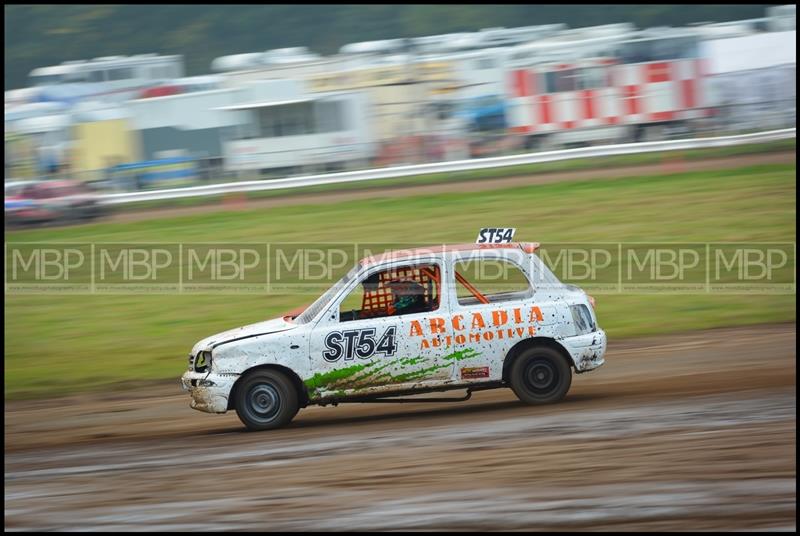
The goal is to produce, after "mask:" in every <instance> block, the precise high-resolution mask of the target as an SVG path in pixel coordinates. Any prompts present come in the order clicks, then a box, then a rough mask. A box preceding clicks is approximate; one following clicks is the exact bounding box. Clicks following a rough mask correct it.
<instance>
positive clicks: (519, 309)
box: [448, 250, 542, 383]
mask: <svg viewBox="0 0 800 536" xmlns="http://www.w3.org/2000/svg"><path fill="white" fill-rule="evenodd" d="M524 262H525V259H524V254H523V253H522V252H517V251H513V250H511V251H510V250H486V251H484V250H479V251H472V252H469V254H465V255H463V256H460V257H456V258H454V259H453V260H452V266H451V267H450V276H449V279H448V281H449V291H448V297H449V302H450V311H451V324H452V326H453V327H454V329H455V330H456V333H457V334H458V335H456V336H455V337H454V339H453V340H454V342H455V346H454V348H455V349H456V350H457V351H458V352H459V353H458V354H457V356H458V357H457V359H455V361H454V368H453V380H454V381H455V382H458V383H480V382H487V381H495V380H499V379H501V378H502V373H503V361H504V359H505V356H506V355H507V354H508V352H509V351H510V350H511V348H512V347H513V346H514V345H515V344H517V343H518V342H520V341H522V340H524V339H526V338H529V337H532V336H535V334H536V327H537V326H538V325H539V324H540V322H541V320H542V318H541V310H540V308H539V307H538V306H534V305H533V304H532V302H531V298H532V296H533V292H534V289H533V285H532V284H531V281H530V278H529V276H528V274H526V273H525V269H524V268H523V266H524Z"/></svg>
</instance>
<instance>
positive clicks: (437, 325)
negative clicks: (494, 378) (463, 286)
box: [309, 259, 453, 397]
mask: <svg viewBox="0 0 800 536" xmlns="http://www.w3.org/2000/svg"><path fill="white" fill-rule="evenodd" d="M443 269H444V266H443V264H442V263H441V262H440V261H439V260H437V259H428V260H419V261H415V262H393V263H387V264H383V265H379V266H374V267H371V268H369V269H367V270H365V271H364V272H362V274H361V276H360V277H359V278H358V279H357V280H356V281H355V282H354V283H353V284H351V285H350V287H349V288H348V289H347V290H346V291H345V292H343V293H342V294H341V295H340V296H339V298H337V299H336V300H334V302H333V303H332V304H331V306H330V307H329V308H328V310H327V311H326V312H325V314H324V315H322V317H321V319H320V320H319V322H318V323H317V325H316V326H314V328H313V329H312V333H311V339H310V342H309V346H310V352H309V355H310V359H311V367H312V370H313V372H314V375H313V377H312V379H311V381H310V387H311V389H312V393H313V394H315V395H316V396H320V397H325V396H347V395H367V394H375V393H381V392H390V391H401V390H407V389H414V388H418V387H424V386H431V385H434V384H437V383H443V382H447V381H449V380H450V378H451V375H452V368H453V365H452V362H451V361H450V360H448V359H446V357H447V348H446V347H445V346H444V345H443V343H442V337H441V331H442V329H441V328H442V326H443V324H444V320H445V318H446V317H447V312H446V310H447V304H446V300H444V299H442V295H441V281H442V279H443ZM398 280H400V281H404V283H402V285H405V288H404V289H403V288H400V285H396V284H393V283H394V282H395V281H398ZM415 283H419V285H420V286H421V287H423V292H425V291H426V289H427V300H428V301H427V302H425V303H424V304H422V305H420V307H422V308H421V309H420V307H417V308H416V309H413V308H408V309H407V311H408V312H404V310H403V309H400V308H398V310H392V309H393V304H398V307H400V305H401V302H402V299H398V296H400V295H401V293H402V292H404V291H409V289H411V290H414V289H417V287H416V286H415ZM409 292H410V291H409ZM401 298H402V296H401ZM421 303H422V302H421ZM352 307H357V309H352ZM432 326H433V327H432Z"/></svg>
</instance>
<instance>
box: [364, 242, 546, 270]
mask: <svg viewBox="0 0 800 536" xmlns="http://www.w3.org/2000/svg"><path fill="white" fill-rule="evenodd" d="M538 248H539V243H538V242H514V243H509V244H442V245H437V246H428V247H419V248H412V249H399V250H394V251H387V252H385V253H382V254H380V255H370V256H369V257H364V258H363V259H361V264H362V266H368V265H372V264H380V263H382V262H384V261H388V260H402V259H407V258H414V257H419V256H423V255H434V256H437V255H445V254H448V253H454V252H466V251H481V250H497V249H504V250H518V251H519V250H521V251H523V252H525V253H533V252H535V251H536V250H537V249H538Z"/></svg>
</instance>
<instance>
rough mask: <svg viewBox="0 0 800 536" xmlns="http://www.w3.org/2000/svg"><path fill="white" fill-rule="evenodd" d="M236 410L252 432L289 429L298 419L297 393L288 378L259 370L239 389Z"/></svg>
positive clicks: (276, 373) (235, 404) (244, 380)
mask: <svg viewBox="0 0 800 536" xmlns="http://www.w3.org/2000/svg"><path fill="white" fill-rule="evenodd" d="M234 407H235V408H236V415H238V416H239V420H241V421H242V423H244V425H245V426H246V427H247V428H248V429H249V430H273V429H275V428H280V427H282V426H286V425H287V424H289V422H290V421H291V420H292V419H293V418H294V416H295V415H297V411H298V410H299V409H300V405H299V404H298V400H297V390H295V388H294V386H293V385H292V382H291V381H290V380H289V378H287V377H286V375H285V374H283V373H281V372H279V371H277V370H259V371H255V372H252V373H250V374H248V375H247V376H246V377H245V378H244V379H243V380H242V383H241V384H240V385H238V386H237V388H236V393H235V395H234Z"/></svg>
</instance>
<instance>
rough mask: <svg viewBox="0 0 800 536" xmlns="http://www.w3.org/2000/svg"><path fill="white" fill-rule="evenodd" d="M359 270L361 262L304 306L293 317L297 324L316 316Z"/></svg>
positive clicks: (304, 322) (306, 321)
mask: <svg viewBox="0 0 800 536" xmlns="http://www.w3.org/2000/svg"><path fill="white" fill-rule="evenodd" d="M359 270H361V264H357V265H356V266H353V268H352V269H351V270H350V271H349V272H347V274H346V275H345V276H344V277H343V278H341V279H340V280H339V281H337V282H336V284H334V285H333V286H332V287H331V288H329V289H328V290H326V291H325V294H323V295H322V296H320V297H319V298H317V300H316V301H315V302H314V303H312V304H311V305H309V306H308V308H306V310H305V311H303V312H302V313H301V314H300V315H299V316H298V317H297V318H295V319H294V321H295V323H297V324H307V323H308V322H311V321H312V320H313V319H314V317H316V316H317V315H318V314H319V312H320V311H321V310H322V309H323V308H324V307H325V306H326V305H327V304H328V303H330V301H331V300H332V299H333V297H334V296H336V294H337V293H338V292H339V291H340V290H341V289H343V288H344V287H346V286H347V285H348V284H350V282H351V281H352V280H353V279H355V277H356V274H357V273H358V272H359Z"/></svg>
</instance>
